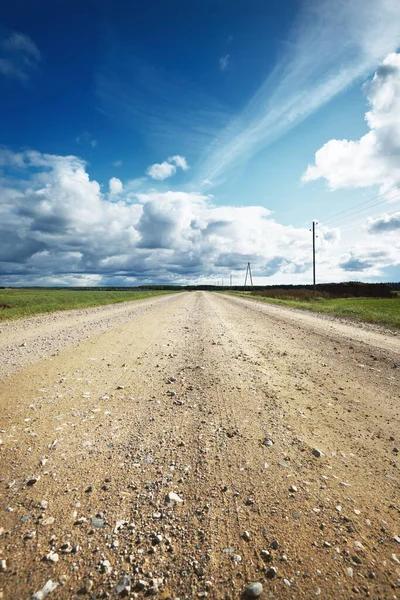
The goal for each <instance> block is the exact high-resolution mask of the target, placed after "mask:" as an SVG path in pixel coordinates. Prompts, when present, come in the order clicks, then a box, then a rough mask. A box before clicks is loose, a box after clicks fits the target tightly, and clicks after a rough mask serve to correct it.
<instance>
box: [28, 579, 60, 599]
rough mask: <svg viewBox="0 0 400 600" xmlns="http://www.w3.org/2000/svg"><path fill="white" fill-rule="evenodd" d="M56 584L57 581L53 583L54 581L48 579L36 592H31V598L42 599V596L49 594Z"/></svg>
mask: <svg viewBox="0 0 400 600" xmlns="http://www.w3.org/2000/svg"><path fill="white" fill-rule="evenodd" d="M57 586H58V583H55V582H54V581H51V579H49V580H48V581H47V582H46V583H45V585H44V586H43V587H42V589H41V590H39V591H38V592H36V594H33V596H32V599H31V600H43V598H46V596H48V595H49V594H51V592H54V590H55V589H56V587H57Z"/></svg>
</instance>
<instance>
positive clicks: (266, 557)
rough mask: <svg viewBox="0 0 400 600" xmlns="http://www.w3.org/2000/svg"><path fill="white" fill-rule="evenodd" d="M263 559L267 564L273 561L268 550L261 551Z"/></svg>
mask: <svg viewBox="0 0 400 600" xmlns="http://www.w3.org/2000/svg"><path fill="white" fill-rule="evenodd" d="M260 554H261V558H262V559H263V560H264V561H265V562H270V560H271V553H270V552H268V550H261V553H260Z"/></svg>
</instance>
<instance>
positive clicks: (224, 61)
mask: <svg viewBox="0 0 400 600" xmlns="http://www.w3.org/2000/svg"><path fill="white" fill-rule="evenodd" d="M228 66H229V54H225V56H221V58H220V59H219V68H220V69H221V71H226V69H227V68H228Z"/></svg>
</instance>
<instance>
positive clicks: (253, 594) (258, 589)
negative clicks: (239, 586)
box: [244, 581, 263, 598]
mask: <svg viewBox="0 0 400 600" xmlns="http://www.w3.org/2000/svg"><path fill="white" fill-rule="evenodd" d="M262 593H263V586H262V584H261V583H260V582H259V581H256V582H255V583H250V584H249V585H248V586H247V587H246V589H245V590H244V595H245V596H247V597H248V598H258V596H261V594H262Z"/></svg>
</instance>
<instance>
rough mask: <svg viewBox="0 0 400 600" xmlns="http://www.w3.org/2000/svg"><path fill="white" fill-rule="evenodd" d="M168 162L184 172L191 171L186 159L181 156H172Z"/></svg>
mask: <svg viewBox="0 0 400 600" xmlns="http://www.w3.org/2000/svg"><path fill="white" fill-rule="evenodd" d="M168 162H170V163H173V164H174V165H176V166H177V167H179V168H180V169H182V170H183V171H187V170H188V169H189V165H188V164H187V162H186V158H185V157H184V156H180V155H179V154H175V156H170V157H169V159H168Z"/></svg>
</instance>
